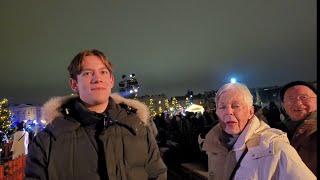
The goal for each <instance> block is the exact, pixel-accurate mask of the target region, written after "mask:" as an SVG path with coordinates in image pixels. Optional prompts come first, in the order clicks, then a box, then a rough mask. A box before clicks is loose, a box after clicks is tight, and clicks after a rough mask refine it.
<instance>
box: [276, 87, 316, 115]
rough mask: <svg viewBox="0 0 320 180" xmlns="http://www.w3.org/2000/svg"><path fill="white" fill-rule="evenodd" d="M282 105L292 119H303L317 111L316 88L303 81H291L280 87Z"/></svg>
mask: <svg viewBox="0 0 320 180" xmlns="http://www.w3.org/2000/svg"><path fill="white" fill-rule="evenodd" d="M280 98H281V102H282V106H283V108H284V109H285V111H286V113H287V114H288V116H289V117H290V119H291V120H292V121H300V120H303V119H305V118H306V117H307V116H308V115H309V114H310V113H311V112H314V111H317V90H316V88H315V87H314V86H313V85H312V84H310V83H308V82H305V81H293V82H290V83H288V84H286V85H285V86H283V87H282V88H281V89H280Z"/></svg>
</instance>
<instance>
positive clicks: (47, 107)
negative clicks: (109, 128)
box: [42, 93, 150, 125]
mask: <svg viewBox="0 0 320 180" xmlns="http://www.w3.org/2000/svg"><path fill="white" fill-rule="evenodd" d="M78 98H79V97H78V95H67V96H62V97H53V98H51V99H50V100H48V101H47V102H46V103H45V104H44V105H43V107H42V115H43V118H44V120H45V121H46V123H45V124H50V123H52V121H54V120H55V119H56V118H57V117H60V116H63V115H68V114H70V113H72V112H70V111H71V108H70V107H69V106H68V104H70V103H72V102H75V101H76V99H78ZM110 99H111V101H109V106H111V109H110V112H109V113H110V114H112V116H113V118H115V116H116V114H117V113H116V112H118V111H119V109H120V108H121V107H120V106H119V104H125V105H126V106H130V107H132V108H134V109H136V113H135V114H136V116H137V117H138V119H139V120H140V121H141V123H142V124H145V125H146V124H147V123H148V120H149V115H150V113H149V109H148V107H147V106H146V105H145V104H143V103H141V102H139V101H137V100H132V99H125V98H123V97H121V96H120V95H119V94H117V93H113V94H111V95H110ZM119 115H120V114H119Z"/></svg>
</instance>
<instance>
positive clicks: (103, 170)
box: [25, 94, 167, 180]
mask: <svg viewBox="0 0 320 180" xmlns="http://www.w3.org/2000/svg"><path fill="white" fill-rule="evenodd" d="M129 106H130V107H133V108H134V109H136V113H134V112H133V111H132V110H129V109H128V107H129ZM43 114H44V117H45V119H46V120H47V121H49V124H48V125H47V126H46V128H45V129H44V130H43V131H41V132H39V133H38V134H37V136H36V137H35V139H34V142H32V143H31V144H30V145H29V154H28V155H27V162H26V168H25V173H26V179H48V180H64V179H68V180H69V179H88V180H89V179H90V180H98V179H122V180H126V179H128V180H131V179H137V180H143V179H166V178H167V177H166V176H167V174H166V173H167V168H166V166H165V164H164V163H163V161H162V159H161V157H160V153H159V148H158V146H157V143H156V141H155V138H154V136H153V135H152V133H151V132H150V130H149V128H147V126H146V124H147V120H148V116H149V113H148V108H147V107H146V106H145V105H143V104H142V103H140V102H138V101H135V100H129V99H124V98H122V97H120V96H119V95H117V94H112V95H111V98H110V99H109V105H108V108H107V113H106V115H103V114H98V113H94V112H91V111H89V110H88V109H87V108H85V107H84V106H83V105H82V103H81V102H80V99H79V98H78V97H70V96H69V97H60V98H55V99H52V100H50V101H48V103H46V104H45V105H44V107H43Z"/></svg>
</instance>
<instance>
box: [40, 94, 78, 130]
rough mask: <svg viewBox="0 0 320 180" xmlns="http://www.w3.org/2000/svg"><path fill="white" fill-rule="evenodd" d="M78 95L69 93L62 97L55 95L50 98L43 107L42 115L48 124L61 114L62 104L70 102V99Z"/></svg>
mask: <svg viewBox="0 0 320 180" xmlns="http://www.w3.org/2000/svg"><path fill="white" fill-rule="evenodd" d="M77 97H78V96H77V95H67V96H60V97H53V98H51V99H49V100H48V101H47V102H46V103H44V105H43V106H42V108H41V111H42V116H43V118H44V120H45V121H46V123H45V124H46V125H47V124H49V123H51V122H52V121H53V120H54V118H56V117H58V116H61V115H62V114H61V110H62V109H61V106H62V105H63V104H65V103H66V102H68V101H69V100H70V99H73V98H77Z"/></svg>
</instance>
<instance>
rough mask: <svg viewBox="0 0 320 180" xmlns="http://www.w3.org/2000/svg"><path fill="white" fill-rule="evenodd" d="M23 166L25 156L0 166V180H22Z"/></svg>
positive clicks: (23, 174)
mask: <svg viewBox="0 0 320 180" xmlns="http://www.w3.org/2000/svg"><path fill="white" fill-rule="evenodd" d="M25 165H26V156H25V155H22V156H19V157H18V158H16V159H13V160H10V161H8V162H5V163H4V164H3V165H0V180H9V179H10V180H11V179H14V180H22V179H23V178H24V176H25V173H24V167H25Z"/></svg>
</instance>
